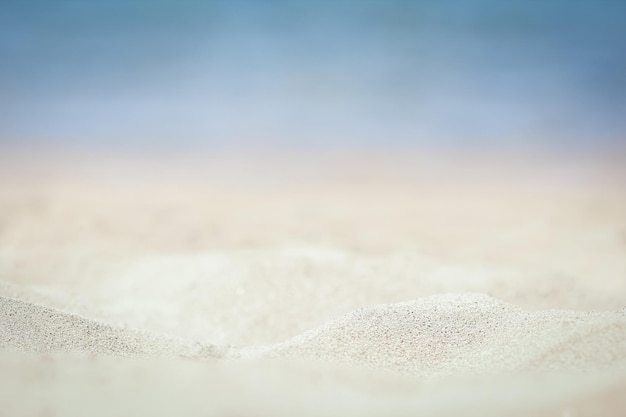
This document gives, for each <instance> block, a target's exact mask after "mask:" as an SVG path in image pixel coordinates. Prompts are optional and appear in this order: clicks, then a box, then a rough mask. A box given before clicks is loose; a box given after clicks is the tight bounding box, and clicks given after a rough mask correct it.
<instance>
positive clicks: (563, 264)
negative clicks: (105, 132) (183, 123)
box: [0, 149, 626, 416]
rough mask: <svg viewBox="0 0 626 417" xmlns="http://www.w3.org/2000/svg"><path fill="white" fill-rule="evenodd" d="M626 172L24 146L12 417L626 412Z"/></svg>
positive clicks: (475, 160) (313, 154)
mask: <svg viewBox="0 0 626 417" xmlns="http://www.w3.org/2000/svg"><path fill="white" fill-rule="evenodd" d="M624 162H626V158H624V157H623V154H620V153H607V154H601V153H596V154H593V155H591V154H587V155H585V154H569V155H563V154H560V153H558V152H553V153H541V152H512V151H509V152H505V151H501V152H491V153H487V152H478V151H476V152H469V151H466V152H460V151H458V152H450V151H448V152H442V151H432V150H429V151H426V150H422V151H420V150H416V149H413V150H389V149H386V150H385V149H379V150H359V151H349V150H342V151H334V152H333V151H330V150H325V151H309V152H303V151H293V152H273V153H272V152H267V151H266V152H252V151H251V152H248V153H247V154H242V153H241V152H239V153H235V152H226V151H220V152H218V151H214V152H208V151H203V152H197V153H195V154H193V153H189V154H173V153H166V152H165V153H152V154H147V155H146V154H141V153H136V152H135V153H133V152H128V153H119V152H118V153H113V152H111V153H100V154H98V153H97V152H95V151H93V150H92V151H89V152H86V151H81V152H79V151H75V150H74V151H68V150H63V151H62V150H46V151H44V150H36V149H31V150H27V149H21V150H16V149H3V150H2V154H1V155H0V348H1V351H0V392H1V393H2V397H3V400H2V405H1V407H0V415H11V416H13V415H33V416H39V415H41V416H55V415H59V416H61V415H64V416H68V415H69V416H73V415H75V416H82V415H103V416H104V415H106V416H110V415H137V414H146V415H153V416H155V415H173V414H179V415H228V416H232V415H243V416H247V415H249V416H258V415H277V416H281V415H285V416H287V415H289V416H291V415H333V416H334V415H346V416H350V415H442V416H446V415H469V416H472V415H476V416H488V415H520V416H522V415H523V416H528V415H537V416H544V415H545V416H585V415H589V416H591V415H615V416H620V415H625V414H626V309H625V307H626V194H625V193H624V190H626V188H625V187H626V168H624V164H623V163H624ZM148 413H149V414H148Z"/></svg>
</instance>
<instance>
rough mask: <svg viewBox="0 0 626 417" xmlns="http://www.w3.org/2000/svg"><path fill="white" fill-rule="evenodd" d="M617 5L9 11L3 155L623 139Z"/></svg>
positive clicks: (141, 6) (4, 22) (236, 1)
mask: <svg viewBox="0 0 626 417" xmlns="http://www.w3.org/2000/svg"><path fill="white" fill-rule="evenodd" d="M625 133H626V2H624V1H621V0H595V1H592V0H587V1H583V0H507V1H502V0H424V1H409V0H360V1H357V0H353V1H350V0H336V1H332V0H318V1H304V0H301V1H298V0H292V1H287V0H266V1H263V0H256V1H255V0H248V1H244V0H230V1H228V0H224V1H210V0H208V1H200V0H197V1H185V0H182V1H181V0H179V1H175V0H170V1H164V0H110V1H95V0H94V1H89V0H82V1H81V0H73V1H69V0H57V1H53V0H48V1H46V0H23V1H17V0H7V1H2V2H0V143H1V142H5V143H7V142H19V143H28V142H33V143H41V142H51V143H57V142H70V143H86V144H125V143H135V144H140V145H141V144H146V145H150V144H159V143H169V144H174V145H175V146H177V145H179V144H180V145H181V146H183V145H191V144H208V145H223V144H234V145H235V146H239V145H248V144H256V145H258V144H261V145H262V144H286V145H299V144H305V145H322V146H323V145H329V144H330V145H332V144H361V143H365V144H369V143H377V144H391V143H400V144H404V143H408V144H433V143H443V144H464V145H472V144H477V145H502V144H504V145H507V144H519V143H521V144H527V143H528V144H534V143H553V144H566V145H567V146H577V145H586V146H589V145H590V146H593V145H596V144H604V143H613V142H619V141H622V140H624V139H626V135H624V134H625Z"/></svg>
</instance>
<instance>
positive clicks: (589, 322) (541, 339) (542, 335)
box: [264, 294, 626, 377]
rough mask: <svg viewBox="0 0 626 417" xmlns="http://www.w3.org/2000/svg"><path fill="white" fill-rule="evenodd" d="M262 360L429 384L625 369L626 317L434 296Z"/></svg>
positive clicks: (365, 311) (350, 319) (366, 314)
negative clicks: (353, 369) (358, 369)
mask: <svg viewBox="0 0 626 417" xmlns="http://www.w3.org/2000/svg"><path fill="white" fill-rule="evenodd" d="M264 354H265V355H269V356H271V357H287V358H306V359H313V360H320V361H330V362H340V363H345V364H349V365H356V366H364V367H368V368H376V369H385V370H395V371H399V372H403V373H408V374H415V375H420V376H424V377H431V376H442V375H452V374H454V375H464V374H485V373H494V372H502V371H520V370H545V369H559V370H568V371H569V370H572V371H584V370H587V369H596V370H597V369H598V368H603V367H608V366H614V365H616V364H620V365H622V366H623V365H624V364H626V316H625V315H624V314H622V313H621V312H615V313H579V312H572V311H559V310H546V311H539V312H525V311H523V310H521V309H519V308H517V307H515V306H513V305H510V304H507V303H504V302H501V301H499V300H497V299H494V298H491V297H488V296H485V295H479V294H461V295H437V296H431V297H427V298H423V299H419V300H417V301H411V302H405V303H398V304H383V305H375V306H371V307H366V308H362V309H359V310H357V311H354V312H352V313H350V314H348V315H346V316H343V317H341V318H339V319H336V320H333V321H331V322H329V323H327V324H326V325H323V326H320V327H318V328H316V329H313V330H311V331H309V332H306V333H304V334H302V335H300V336H297V337H295V338H293V339H290V340H288V341H286V342H284V343H282V344H279V345H276V346H274V347H273V348H271V349H270V350H269V351H267V352H265V353H264Z"/></svg>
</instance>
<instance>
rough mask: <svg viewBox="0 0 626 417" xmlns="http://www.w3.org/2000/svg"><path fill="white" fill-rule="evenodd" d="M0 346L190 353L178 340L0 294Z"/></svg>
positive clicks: (54, 350) (133, 353) (28, 349)
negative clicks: (101, 321) (116, 325)
mask: <svg viewBox="0 0 626 417" xmlns="http://www.w3.org/2000/svg"><path fill="white" fill-rule="evenodd" d="M0 349H12V350H17V351H26V352H39V353H58V352H76V353H85V354H94V355H121V356H136V355H160V356H164V355H168V356H172V355H176V354H180V355H190V354H192V349H191V347H190V346H189V345H185V344H184V343H183V342H182V341H177V340H175V339H173V338H169V337H166V336H160V337H159V336H156V335H152V334H149V333H146V332H142V331H139V330H132V329H120V328H116V327H114V326H110V325H107V324H104V323H99V322H97V321H94V320H88V319H85V318H82V317H80V316H76V315H73V314H69V313H63V312H61V311H58V310H55V309H51V308H47V307H43V306H39V305H35V304H32V303H28V302H24V301H20V300H15V299H11V298H6V297H0Z"/></svg>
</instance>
